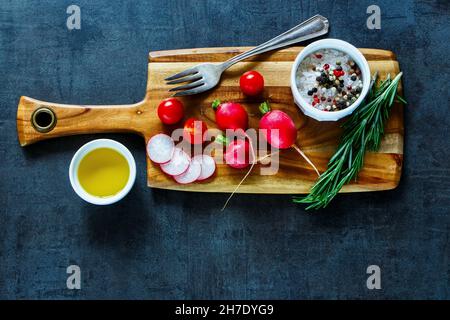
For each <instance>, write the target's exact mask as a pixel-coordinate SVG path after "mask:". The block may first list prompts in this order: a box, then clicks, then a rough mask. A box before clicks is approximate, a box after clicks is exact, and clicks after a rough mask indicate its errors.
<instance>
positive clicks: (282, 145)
mask: <svg viewBox="0 0 450 320" xmlns="http://www.w3.org/2000/svg"><path fill="white" fill-rule="evenodd" d="M259 110H260V111H261V113H262V114H263V117H262V118H261V120H260V122H259V128H260V129H263V135H264V137H265V138H266V140H267V142H268V143H269V144H270V145H271V146H273V147H275V148H278V149H287V148H294V149H295V150H296V151H297V152H298V153H299V154H300V155H301V156H302V157H303V158H304V159H305V160H306V162H308V163H309V164H310V165H311V166H312V167H313V169H314V170H315V171H316V173H317V175H318V176H320V173H319V170H317V168H316V166H315V165H314V164H313V163H312V162H311V160H309V159H308V157H307V156H306V155H305V154H304V153H303V151H301V150H300V148H299V147H298V146H297V145H296V144H295V141H296V139H297V129H296V128H295V123H294V121H293V120H292V118H291V117H290V116H289V115H288V114H286V113H285V112H283V111H280V110H273V111H272V110H271V109H270V105H269V103H268V102H263V103H261V105H260V106H259Z"/></svg>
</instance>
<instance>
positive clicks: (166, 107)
mask: <svg viewBox="0 0 450 320" xmlns="http://www.w3.org/2000/svg"><path fill="white" fill-rule="evenodd" d="M183 116H184V111H183V104H182V103H181V101H180V100H178V99H175V98H167V99H164V100H163V101H161V103H160V104H159V106H158V117H159V119H161V122H162V123H164V124H175V123H177V122H178V121H180V120H181V119H182V118H183Z"/></svg>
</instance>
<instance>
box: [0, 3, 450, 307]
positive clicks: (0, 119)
mask: <svg viewBox="0 0 450 320" xmlns="http://www.w3.org/2000/svg"><path fill="white" fill-rule="evenodd" d="M373 3H376V4H378V5H379V6H380V7H381V12H382V29H381V30H368V29H367V28H366V18H367V17H368V15H367V14H366V8H367V6H368V5H370V4H373ZM70 4H77V5H79V6H80V7H81V18H82V22H81V30H73V31H69V30H67V28H66V19H67V16H68V15H67V14H66V8H67V7H68V6H69V5H70ZM315 13H320V14H322V15H324V16H326V17H328V18H329V20H330V22H331V26H332V30H331V32H330V36H332V37H337V38H341V39H344V40H347V41H350V42H351V43H353V44H354V45H356V46H358V47H373V48H384V49H390V50H393V51H394V52H395V53H396V54H397V55H398V59H399V61H400V64H401V68H402V69H403V71H404V73H405V76H404V86H405V95H406V98H407V99H408V101H409V102H410V104H409V105H408V106H407V108H406V112H405V127H406V137H405V166H404V171H403V176H402V182H401V184H400V187H399V188H397V189H396V190H394V191H389V192H379V193H368V194H353V195H342V196H340V197H339V198H338V199H337V200H336V201H334V202H333V203H332V205H331V206H330V208H329V209H327V210H324V211H320V212H317V213H314V212H312V213H307V212H305V211H304V210H303V208H302V206H300V205H295V204H292V203H291V198H290V196H267V195H261V196H257V195H238V196H236V197H235V198H234V199H233V201H232V202H231V205H230V206H229V208H228V210H227V211H226V212H224V213H221V212H220V211H219V209H220V207H221V206H222V204H223V202H224V200H225V198H226V195H224V194H192V193H182V192H171V191H162V190H151V189H148V188H147V187H146V181H145V179H146V176H145V153H144V146H143V140H141V138H139V137H134V136H129V135H97V136H80V137H70V138H63V139H56V140H52V141H46V142H43V143H39V144H36V145H32V146H30V147H27V148H25V149H22V148H20V147H19V144H18V141H17V136H16V128H15V127H16V122H15V115H16V108H17V103H18V99H19V96H21V95H28V96H31V97H34V98H37V99H42V100H47V101H53V102H62V103H74V104H77V103H83V104H122V103H131V102H137V101H139V100H141V99H142V97H143V95H144V91H145V86H146V79H147V66H146V63H147V54H148V52H149V51H151V50H159V49H176V48H189V47H208V46H240V45H257V44H259V43H261V42H263V41H264V40H267V39H269V38H271V37H273V36H275V35H277V34H278V33H280V32H282V31H285V30H286V29H288V28H289V27H291V26H293V25H295V24H297V23H299V22H300V21H302V20H304V19H306V18H307V17H309V16H311V15H313V14H315ZM449 17H450V5H449V2H448V1H446V0H440V1H411V0H409V1H351V2H350V1H339V0H336V1H281V0H270V1H269V0H267V1H243V0H233V1H230V0H227V1H123V2H122V1H121V2H119V1H106V0H105V1H87V0H86V1H81V0H80V1H50V0H48V1H14V0H9V1H7V0H2V1H1V3H0V107H1V112H0V129H1V134H0V137H1V140H0V158H1V167H0V177H1V181H0V197H1V198H0V204H1V206H0V298H8V299H14V298H33V299H35V298H45V299H54V298H77V299H78V298H81V299H86V298H150V299H157V298H163V299H169V298H181V299H185V298H186V299H191V298H204V299H209V298H238V299H245V298H247V299H253V298H259V299H265V298H277V299H286V298H291V299H296V298H333V299H334V298H338V299H342V298H369V299H380V298H439V299H441V298H447V299H448V298H450V266H449V265H450V258H449V252H450V240H449V234H450V209H449V207H450V178H449V173H450V170H449V159H450V142H449V129H448V128H449V125H450V117H449V104H448V102H449V81H450V77H449V73H450V68H449V54H450V47H449V37H450V27H449V25H450V23H449ZM94 137H96V138H98V137H109V138H114V139H117V140H119V141H121V142H123V143H125V144H126V145H127V146H128V147H129V148H130V149H131V150H132V152H133V154H134V156H135V158H136V161H137V166H138V176H137V183H136V185H135V187H134V189H133V191H132V192H131V194H130V195H129V196H128V197H127V198H126V199H125V200H124V201H122V202H120V203H119V204H118V205H116V206H110V207H107V208H104V207H94V206H91V205H88V204H86V203H84V202H83V201H82V200H81V199H80V198H78V197H77V196H76V194H75V193H74V192H73V191H72V189H71V187H70V184H69V180H68V174H67V171H68V167H69V162H70V159H71V157H72V155H73V154H74V152H75V151H76V150H77V149H78V148H79V147H80V146H81V145H82V144H84V143H86V142H87V141H89V140H91V139H93V138H94ZM70 264H78V265H80V267H81V269H82V289H81V290H80V291H70V290H67V289H66V277H67V275H66V267H67V266H68V265H70ZM371 264H377V265H379V266H380V267H381V269H382V290H373V291H370V290H368V289H367V288H366V278H367V275H366V268H367V266H368V265H371Z"/></svg>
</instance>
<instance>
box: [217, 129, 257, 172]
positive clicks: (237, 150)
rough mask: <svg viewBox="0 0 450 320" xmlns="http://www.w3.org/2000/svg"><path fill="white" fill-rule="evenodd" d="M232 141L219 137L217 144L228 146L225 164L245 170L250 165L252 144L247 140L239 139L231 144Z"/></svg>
mask: <svg viewBox="0 0 450 320" xmlns="http://www.w3.org/2000/svg"><path fill="white" fill-rule="evenodd" d="M229 140H230V139H227V138H226V137H224V136H222V135H219V136H217V137H216V140H215V141H216V142H219V143H222V144H224V145H225V146H226V148H225V154H224V159H225V163H226V164H227V165H229V166H230V167H232V168H236V169H243V168H246V167H248V166H249V165H250V144H249V143H248V141H247V140H243V139H237V140H232V141H231V142H229Z"/></svg>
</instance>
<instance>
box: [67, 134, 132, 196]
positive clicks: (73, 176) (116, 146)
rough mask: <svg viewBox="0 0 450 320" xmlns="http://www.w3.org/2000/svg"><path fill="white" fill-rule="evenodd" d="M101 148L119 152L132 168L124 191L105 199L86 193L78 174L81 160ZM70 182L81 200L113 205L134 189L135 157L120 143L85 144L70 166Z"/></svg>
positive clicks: (100, 140) (102, 141)
mask: <svg viewBox="0 0 450 320" xmlns="http://www.w3.org/2000/svg"><path fill="white" fill-rule="evenodd" d="M99 148H110V149H113V150H115V151H117V152H119V153H120V154H121V155H123V156H124V157H125V159H126V160H127V162H128V166H129V168H130V175H129V177H128V181H127V183H126V185H125V187H124V188H123V189H122V190H120V192H118V193H117V194H115V195H113V196H110V197H104V198H102V197H96V196H93V195H91V194H89V193H88V192H86V191H85V190H84V189H83V187H82V186H81V185H80V183H79V181H78V174H77V173H78V167H79V165H80V162H81V159H83V158H84V156H85V155H86V154H88V153H89V152H91V151H92V150H95V149H99ZM69 180H70V184H71V185H72V188H73V190H74V191H75V193H76V194H77V195H78V196H79V197H80V198H81V199H83V200H85V201H87V202H89V203H92V204H96V205H109V204H113V203H115V202H118V201H120V200H121V199H123V198H124V197H125V196H126V195H127V194H128V193H129V192H130V190H131V188H132V187H133V185H134V182H135V180H136V162H135V161H134V157H133V155H132V154H131V152H130V150H128V149H127V147H125V146H124V145H123V144H121V143H120V142H117V141H115V140H111V139H96V140H92V141H90V142H88V143H86V144H84V145H83V146H82V147H81V148H80V149H78V151H77V152H76V153H75V155H74V156H73V157H72V161H71V162H70V166H69Z"/></svg>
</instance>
